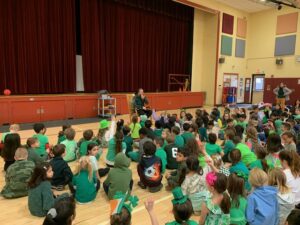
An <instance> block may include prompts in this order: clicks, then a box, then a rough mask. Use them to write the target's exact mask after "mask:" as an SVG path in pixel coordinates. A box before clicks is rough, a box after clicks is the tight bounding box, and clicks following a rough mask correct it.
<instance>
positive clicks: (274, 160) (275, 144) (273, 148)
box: [266, 134, 284, 168]
mask: <svg viewBox="0 0 300 225" xmlns="http://www.w3.org/2000/svg"><path fill="white" fill-rule="evenodd" d="M283 150H284V147H283V146H282V144H281V138H280V136H279V135H278V134H271V135H269V137H268V139H267V152H268V155H267V156H266V160H267V163H268V165H273V166H274V167H275V168H276V167H281V164H280V160H279V153H280V152H281V151H283Z"/></svg>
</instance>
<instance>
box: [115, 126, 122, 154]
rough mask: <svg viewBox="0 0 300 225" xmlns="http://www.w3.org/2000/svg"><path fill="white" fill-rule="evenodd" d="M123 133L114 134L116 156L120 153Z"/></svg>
mask: <svg viewBox="0 0 300 225" xmlns="http://www.w3.org/2000/svg"><path fill="white" fill-rule="evenodd" d="M123 137H124V135H123V133H122V132H121V131H117V132H116V134H115V141H116V154H118V153H120V152H122V142H123Z"/></svg>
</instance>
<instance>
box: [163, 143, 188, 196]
mask: <svg viewBox="0 0 300 225" xmlns="http://www.w3.org/2000/svg"><path fill="white" fill-rule="evenodd" d="M190 154H191V153H190V150H189V149H188V148H187V147H183V148H179V149H178V152H177V155H176V161H177V163H178V168H177V170H175V171H173V172H170V173H167V174H166V176H165V177H166V179H167V181H168V187H167V189H168V190H172V189H174V188H175V187H177V186H180V185H181V184H182V182H183V179H184V177H182V173H184V171H186V160H187V158H188V157H189V156H190Z"/></svg>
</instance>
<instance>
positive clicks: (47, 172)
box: [28, 163, 69, 217]
mask: <svg viewBox="0 0 300 225" xmlns="http://www.w3.org/2000/svg"><path fill="white" fill-rule="evenodd" d="M52 177H53V171H52V167H51V165H50V164H49V163H42V164H40V165H37V166H36V167H35V168H34V170H33V173H32V176H31V178H30V180H29V182H28V187H29V190H28V208H29V211H30V213H31V214H32V215H33V216H38V217H44V216H46V215H47V213H48V210H49V209H51V208H52V207H53V206H54V204H55V202H57V201H59V200H60V199H61V198H65V197H68V196H69V194H67V193H65V194H62V195H60V196H54V195H53V193H52V191H51V183H50V180H51V178H52Z"/></svg>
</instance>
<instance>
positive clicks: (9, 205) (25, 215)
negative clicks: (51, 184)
mask: <svg viewBox="0 0 300 225" xmlns="http://www.w3.org/2000/svg"><path fill="white" fill-rule="evenodd" d="M189 111H190V112H191V113H193V112H194V110H189ZM168 112H169V113H178V114H179V111H178V110H175V111H168ZM117 118H122V119H124V120H125V123H126V122H127V121H129V116H128V115H123V116H119V117H117ZM98 126H99V123H87V124H81V125H74V126H72V127H73V128H74V129H75V130H76V137H75V139H76V140H77V141H78V140H79V139H80V138H81V137H82V132H83V131H84V130H86V129H92V130H93V131H94V133H95V134H97V131H98ZM60 130H61V127H52V128H48V129H47V132H46V135H47V136H48V137H49V143H50V144H56V143H57V134H58V132H59V131H60ZM19 133H20V135H21V139H22V144H25V142H26V140H27V138H28V137H31V136H32V135H33V133H34V132H33V130H22V131H20V132H19ZM106 151H107V150H106V149H105V150H104V154H103V155H102V156H101V159H100V160H99V165H100V166H102V167H104V165H105V164H104V159H105V155H106ZM3 164H4V163H3V159H2V158H1V159H0V170H1V172H0V188H1V190H2V187H3V186H4V184H5V173H4V171H3ZM69 165H70V167H71V168H72V170H74V167H75V165H76V162H72V163H70V164H69ZM136 166H137V164H136V163H134V162H132V163H131V166H130V168H131V169H132V172H133V180H134V185H133V191H132V194H133V195H137V196H138V197H139V199H140V201H139V205H138V206H137V207H136V208H135V209H134V211H133V213H132V224H133V225H150V224H151V222H150V218H149V217H148V213H147V211H146V209H145V207H144V202H145V200H146V199H148V198H152V199H154V200H155V212H156V214H157V216H158V219H159V222H160V224H165V223H166V222H169V221H173V220H174V218H173V215H172V213H171V210H172V203H171V200H172V194H171V192H167V191H166V190H165V189H164V188H163V189H162V190H161V191H160V192H158V193H154V194H152V193H149V192H148V191H146V190H142V189H141V188H139V187H138V186H137V182H138V181H139V178H138V174H137V171H136ZM104 180H105V177H104V178H102V179H101V185H102V183H103V181H104ZM163 184H164V185H165V184H166V180H165V178H164V179H163ZM57 193H58V192H57ZM0 212H1V213H0V221H1V224H13V225H29V224H30V225H40V224H42V223H43V220H44V219H43V218H38V217H34V216H32V215H31V214H30V212H29V210H28V206H27V197H23V198H17V199H4V198H3V197H1V196H0ZM109 213H110V206H109V202H108V199H107V197H106V195H105V193H104V191H103V188H102V186H101V189H100V190H99V192H98V195H97V198H96V199H95V201H94V202H92V203H90V204H87V205H78V204H77V208H76V218H75V220H74V222H73V224H80V225H105V224H109V217H110V215H109ZM193 219H195V220H196V221H198V219H199V217H193Z"/></svg>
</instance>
